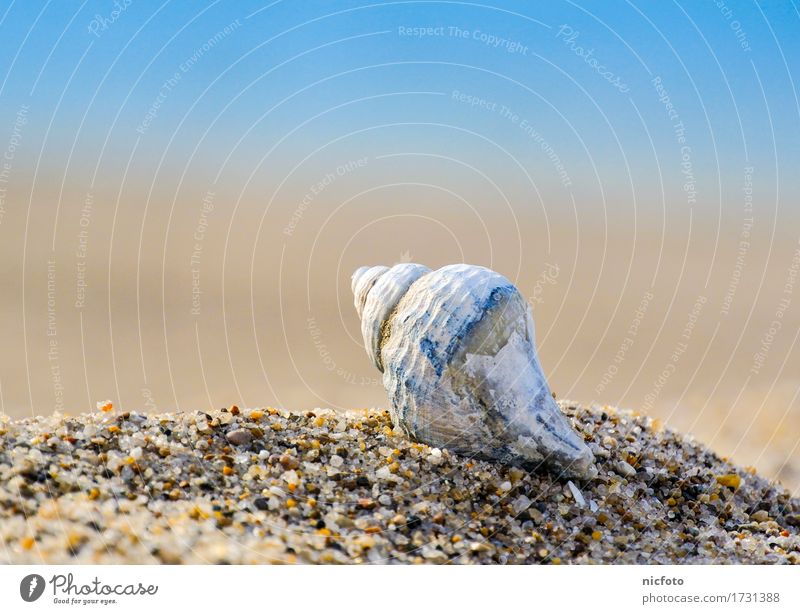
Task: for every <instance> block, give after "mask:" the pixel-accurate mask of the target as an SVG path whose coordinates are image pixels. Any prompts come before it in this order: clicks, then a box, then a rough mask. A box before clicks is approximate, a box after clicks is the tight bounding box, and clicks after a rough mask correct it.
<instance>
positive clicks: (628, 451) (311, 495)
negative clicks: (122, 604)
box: [0, 402, 800, 564]
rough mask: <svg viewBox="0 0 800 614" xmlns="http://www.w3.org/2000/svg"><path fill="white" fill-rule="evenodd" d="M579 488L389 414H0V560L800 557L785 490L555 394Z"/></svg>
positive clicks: (636, 423)
mask: <svg viewBox="0 0 800 614" xmlns="http://www.w3.org/2000/svg"><path fill="white" fill-rule="evenodd" d="M561 406H562V409H564V411H565V412H566V413H567V414H569V415H570V416H571V417H572V418H573V423H574V424H575V426H576V428H577V429H578V430H579V431H580V432H581V433H582V434H583V436H584V438H585V439H586V440H587V442H588V443H589V445H590V446H591V447H592V449H593V451H594V452H595V455H596V458H597V461H598V467H599V470H600V474H599V476H598V477H597V478H596V479H594V480H592V481H591V482H590V483H579V482H571V481H567V480H564V479H560V478H559V476H555V475H551V474H550V473H548V472H547V471H545V470H543V469H542V468H539V469H538V470H533V471H529V470H527V469H523V468H520V467H514V466H506V465H502V464H498V463H494V462H490V461H486V460H481V459H477V458H464V457H459V456H457V455H455V454H452V453H450V452H449V451H447V450H440V449H434V448H430V447H428V446H426V445H424V444H419V443H415V442H412V441H409V440H408V439H407V438H406V437H404V436H403V435H402V434H401V433H399V432H397V431H395V430H394V429H393V428H392V425H391V421H390V419H389V416H388V414H387V413H386V412H383V411H380V410H364V411H351V412H346V413H342V412H333V411H330V410H315V411H313V412H304V413H298V412H290V411H284V410H277V409H272V408H270V409H248V410H244V409H243V410H239V409H238V408H236V407H231V408H227V409H223V410H220V411H215V412H211V413H204V412H194V413H180V414H161V415H153V414H141V413H136V412H125V413H116V412H114V411H113V410H111V411H109V412H97V413H93V414H83V415H79V416H74V417H68V416H64V415H54V416H51V417H48V418H38V419H26V420H11V419H10V418H8V417H6V416H0V543H2V544H3V546H2V548H0V561H2V562H5V563H29V564H30V563H34V564H35V563H233V564H239V563H537V564H569V563H576V564H581V563H638V564H645V563H798V562H800V500H798V499H796V498H792V497H791V496H790V495H789V493H788V492H787V491H786V490H785V489H784V488H783V487H781V486H780V485H779V484H777V483H770V482H769V481H767V480H765V479H764V478H762V477H760V476H759V475H757V474H756V473H755V471H754V470H747V469H742V468H740V467H737V466H734V465H732V464H730V463H729V462H727V461H726V460H724V459H722V458H719V457H718V456H717V455H716V454H714V453H713V452H712V451H710V450H708V449H707V448H706V447H704V446H703V445H701V444H699V443H697V442H695V441H694V440H692V439H691V438H688V437H685V436H683V435H681V434H679V433H677V432H674V431H671V430H669V429H664V428H663V427H662V426H661V425H660V424H659V423H658V422H657V421H654V420H652V419H650V418H647V417H643V416H638V415H635V414H633V413H631V412H622V411H618V410H615V409H613V408H609V407H604V408H603V407H594V408H586V407H580V406H576V405H574V404H572V403H569V402H562V403H561Z"/></svg>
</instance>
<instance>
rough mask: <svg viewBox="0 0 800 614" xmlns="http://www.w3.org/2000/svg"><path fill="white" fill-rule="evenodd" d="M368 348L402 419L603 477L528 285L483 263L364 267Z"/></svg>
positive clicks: (528, 461)
mask: <svg viewBox="0 0 800 614" xmlns="http://www.w3.org/2000/svg"><path fill="white" fill-rule="evenodd" d="M352 288H353V295H354V297H355V306H356V310H357V312H358V315H359V317H360V319H361V332H362V335H363V337H364V344H365V346H366V350H367V354H368V355H369V357H370V359H371V360H372V362H373V363H374V364H375V366H376V367H377V368H378V369H379V370H380V371H382V372H383V384H384V387H385V388H386V392H387V394H388V396H389V399H390V401H391V415H392V420H393V422H394V425H395V426H396V427H400V428H401V429H402V430H403V431H404V432H405V433H406V434H407V435H408V436H409V437H411V438H413V439H416V440H417V441H421V442H424V443H427V444H429V445H433V446H437V447H443V448H448V449H450V450H453V451H455V452H458V453H461V454H469V455H476V456H481V457H488V458H493V459H498V460H501V461H504V462H508V463H517V464H523V465H527V466H537V465H540V464H546V465H547V466H548V467H550V468H551V469H554V470H556V471H557V472H560V473H561V474H563V475H564V476H565V477H573V478H583V479H591V478H593V477H595V476H596V475H597V469H596V467H595V466H594V456H593V455H592V452H591V450H590V449H589V448H588V446H587V445H586V444H585V443H584V441H583V439H582V438H581V437H580V436H579V435H578V433H576V432H575V430H574V429H573V428H572V426H571V425H570V423H569V420H568V419H567V417H566V416H565V415H564V414H563V413H562V412H561V410H560V409H559V407H558V405H557V404H556V402H555V400H554V399H553V397H552V395H551V393H550V388H549V386H548V385H547V380H546V379H545V376H544V374H543V373H542V368H541V366H540V364H539V359H538V357H537V354H536V347H535V343H534V326H533V316H532V314H531V309H530V307H529V305H528V303H527V302H526V301H525V299H524V298H523V297H522V295H521V294H520V292H519V290H517V288H516V287H514V285H513V284H512V283H511V282H510V281H509V280H508V279H506V278H505V277H503V276H502V275H500V274H498V273H495V272H494V271H491V270H489V269H487V268H484V267H481V266H471V265H467V264H454V265H450V266H445V267H443V268H441V269H438V270H436V271H431V270H430V269H429V268H427V267H425V266H422V265H419V264H411V263H404V264H398V265H395V266H393V267H391V268H389V267H385V266H376V267H361V268H360V269H358V270H357V271H356V272H355V273H354V274H353V279H352Z"/></svg>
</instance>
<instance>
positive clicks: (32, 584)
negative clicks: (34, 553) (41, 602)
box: [19, 573, 44, 603]
mask: <svg viewBox="0 0 800 614" xmlns="http://www.w3.org/2000/svg"><path fill="white" fill-rule="evenodd" d="M43 592H44V578H43V577H42V576H40V575H39V574H35V573H32V574H31V575H29V576H25V577H24V578H22V582H20V583H19V596H20V597H22V598H23V599H24V600H25V601H27V602H28V603H30V602H32V601H36V600H37V599H38V598H39V597H41V596H42V593H43Z"/></svg>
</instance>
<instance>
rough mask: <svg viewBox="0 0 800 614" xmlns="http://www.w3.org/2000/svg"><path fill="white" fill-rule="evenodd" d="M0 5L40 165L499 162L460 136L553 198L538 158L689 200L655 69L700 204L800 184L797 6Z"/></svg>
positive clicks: (10, 76)
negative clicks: (322, 158) (422, 151)
mask: <svg viewBox="0 0 800 614" xmlns="http://www.w3.org/2000/svg"><path fill="white" fill-rule="evenodd" d="M0 11H1V13H0V14H2V24H1V25H0V34H1V35H0V48H1V50H2V53H0V58H2V59H0V76H2V79H3V81H2V90H0V106H1V108H2V109H3V113H4V115H5V116H6V121H5V125H4V129H5V131H6V132H7V133H10V132H11V129H12V125H13V118H14V116H15V114H16V113H17V111H18V110H19V109H20V107H21V106H23V105H27V106H28V107H29V117H30V123H29V127H28V136H27V144H28V147H30V148H31V151H34V152H36V155H38V154H39V153H41V152H44V153H43V155H42V156H41V157H42V162H41V163H42V164H44V165H45V167H47V166H48V165H52V167H53V168H56V169H62V168H63V167H64V165H65V164H66V160H67V158H68V157H69V152H70V151H73V154H72V158H71V163H72V164H77V165H78V166H80V165H85V166H86V167H87V168H94V166H95V165H96V164H97V162H98V159H99V157H100V155H101V153H102V156H103V163H104V164H112V166H113V165H114V164H117V165H118V164H119V162H120V161H124V160H127V159H128V157H129V156H130V155H131V151H132V150H133V148H134V146H136V147H137V149H136V155H137V158H141V159H142V165H143V166H142V167H141V170H142V172H145V173H146V172H147V163H146V162H147V160H148V159H152V160H155V159H161V158H162V157H164V159H165V160H166V162H167V163H169V162H170V161H174V162H175V163H176V164H180V163H181V162H182V161H183V160H185V159H186V157H187V156H190V155H193V156H194V158H193V159H194V160H195V162H196V163H197V164H199V165H201V166H203V168H205V169H207V172H214V171H219V169H221V168H223V167H222V165H223V164H225V162H226V160H227V163H228V165H229V166H228V168H231V169H232V170H231V172H235V171H236V170H239V171H241V170H242V169H244V168H247V167H248V165H249V164H250V163H252V161H253V160H255V159H260V157H261V156H263V155H264V153H265V152H266V151H267V150H268V148H267V146H266V144H267V143H270V144H275V143H276V142H280V145H279V147H278V150H277V151H279V152H280V153H281V154H282V157H283V156H286V157H288V158H293V159H300V158H302V157H303V156H305V155H307V154H308V153H309V152H310V151H313V150H314V149H315V148H316V147H318V146H319V145H320V144H322V143H326V142H328V141H330V140H332V139H337V138H340V137H344V138H343V139H341V140H340V141H339V142H338V143H339V144H338V145H337V147H340V148H341V149H340V151H343V152H346V151H350V153H352V154H353V155H357V154H359V153H364V152H365V151H368V152H372V153H374V154H378V153H380V152H381V151H384V150H385V149H386V148H387V147H388V148H390V149H391V148H395V147H414V148H420V147H422V148H427V147H430V148H433V149H434V150H437V151H448V150H449V149H452V150H453V151H455V152H461V153H463V152H467V153H469V154H474V155H475V157H476V159H477V160H481V161H482V162H483V163H485V164H486V165H487V167H488V168H489V169H491V170H492V171H493V172H499V173H502V166H503V164H504V162H502V161H500V160H499V159H497V157H496V156H495V154H494V153H492V152H491V151H490V150H491V147H490V148H488V149H486V144H485V141H483V140H482V139H481V138H480V137H478V136H474V135H469V134H468V133H466V132H464V131H463V130H462V131H460V130H459V129H458V128H462V129H466V130H469V131H472V132H476V133H478V134H479V135H481V136H483V137H486V138H489V139H491V140H493V141H495V142H496V143H498V144H500V145H502V146H503V148H504V149H507V150H508V151H509V152H511V153H512V154H513V155H514V156H515V157H518V158H519V159H520V160H524V161H525V164H529V165H530V167H531V168H533V169H534V170H536V171H537V172H539V173H540V181H541V182H542V184H543V185H545V186H550V187H551V188H552V189H553V190H554V191H556V192H558V191H563V190H562V188H563V187H564V186H563V185H561V186H560V184H561V183H563V181H562V180H560V179H559V172H558V169H557V168H556V165H555V163H553V162H552V155H550V156H548V155H547V154H546V153H544V151H543V150H544V149H545V148H548V149H549V150H550V151H551V152H552V153H554V154H555V155H556V156H558V159H559V160H560V161H561V162H562V163H563V165H564V167H565V168H566V169H567V173H568V175H569V178H570V181H571V183H572V184H573V186H574V188H575V189H576V190H579V189H580V188H581V187H582V186H585V185H587V184H591V183H593V182H596V178H597V176H598V175H599V176H600V177H602V181H604V182H607V183H608V184H609V185H610V186H611V187H612V188H613V187H617V188H618V189H620V190H624V189H626V186H627V185H628V184H630V182H631V181H632V180H631V177H633V181H642V182H650V183H651V184H654V183H655V182H657V181H659V178H658V176H657V174H658V171H659V170H661V171H662V173H663V178H662V179H663V181H665V183H666V189H667V190H668V191H669V190H670V188H671V187H674V188H675V191H674V193H675V194H676V197H679V196H680V190H681V187H682V181H681V176H680V175H679V174H676V173H675V172H674V171H675V168H676V167H679V166H680V162H681V158H682V156H681V143H678V141H677V140H676V139H677V137H676V134H675V128H674V123H675V122H672V121H670V120H669V118H668V116H667V109H666V108H665V106H664V104H662V103H661V102H660V101H659V99H658V98H659V94H658V92H657V90H656V88H655V87H654V85H653V79H655V78H656V77H660V78H661V80H662V83H663V85H664V90H663V91H664V92H666V93H667V94H668V95H669V97H670V101H671V102H672V104H673V105H674V109H675V112H676V113H677V115H676V117H677V118H679V120H680V121H681V122H683V125H684V126H685V129H686V133H685V138H686V144H688V146H689V147H690V148H691V153H690V159H691V165H692V171H693V173H694V174H695V175H696V176H697V177H698V178H699V179H701V184H702V185H700V186H698V199H700V200H701V201H707V202H711V201H714V202H716V201H717V200H718V199H719V198H720V194H719V190H718V185H719V184H720V183H723V184H724V183H726V182H727V181H729V180H735V181H736V182H737V185H738V183H739V182H740V178H741V175H742V168H743V167H744V166H746V165H752V166H754V167H755V168H757V169H758V171H757V172H758V174H759V177H760V178H761V179H763V180H765V181H770V182H772V183H774V182H775V181H779V182H780V185H781V187H782V189H783V193H784V194H787V193H788V194H796V187H797V182H796V179H795V177H794V176H793V175H794V172H793V169H795V168H796V167H797V163H798V158H799V157H800V156H798V153H799V152H798V148H799V147H800V123H799V122H798V119H799V114H800V107H799V106H798V94H797V90H796V82H797V79H798V71H797V69H798V57H799V55H798V45H800V36H798V34H800V16H799V15H798V10H797V8H796V7H795V6H794V4H793V3H792V2H764V3H760V4H757V3H755V2H732V1H729V2H722V1H721V0H720V1H708V2H686V3H682V4H679V3H675V2H658V3H655V2H653V3H641V2H640V3H628V2H585V3H571V2H546V3H545V2H542V3H539V2H519V1H517V2H512V1H505V2H500V1H498V2H490V3H478V2H476V3H471V2H371V3H369V2H358V1H355V0H353V1H350V0H348V1H341V0H340V1H335V2H330V1H329V2H318V1H306V0H304V1H299V0H285V1H283V2H280V1H279V2H271V3H267V2H262V3H258V2H235V3H234V2H211V3H201V2H170V3H164V4H163V5H159V4H158V3H151V2H141V1H136V0H117V3H116V4H115V3H114V2H111V1H108V0H105V1H91V2H84V3H79V2H12V3H10V4H9V3H7V2H6V3H3V8H2V9H0ZM226 27H227V28H228V30H226ZM191 58H195V61H194V62H193V63H192V65H191V66H189V67H187V61H189V60H191ZM176 75H177V78H176ZM170 79H172V82H171V83H170ZM455 91H457V92H460V93H463V94H464V95H465V96H470V97H472V98H468V99H467V100H469V101H470V102H469V103H465V102H464V101H463V100H461V101H459V100H458V99H457V98H455V97H454V96H453V92H455ZM160 95H161V96H160ZM159 97H161V98H162V100H160V101H159ZM472 102H474V105H473V104H471V103H472ZM154 105H157V108H155V112H153V110H154ZM503 107H505V108H506V109H507V110H508V111H509V113H504V112H502V111H501V109H502V108H503ZM148 113H149V114H150V116H151V117H150V121H149V122H148V123H146V125H145V126H144V128H143V122H145V121H146V118H147V117H148ZM511 114H513V115H516V116H517V117H518V118H519V120H518V122H514V121H511V120H510V118H511ZM520 122H521V123H522V124H523V126H522V127H520V125H519V123H520ZM388 124H393V125H395V126H394V127H388V128H386V127H383V126H386V125H388ZM443 124H444V125H446V126H449V127H448V128H443V127H441V126H442V125H443ZM397 125H400V126H401V127H397ZM376 127H379V128H376ZM526 127H530V129H531V130H535V133H531V132H530V130H528V131H527V132H526ZM137 129H138V130H137ZM364 130H366V132H364ZM45 135H46V137H45ZM534 138H539V139H540V140H539V141H532V139H534ZM542 140H543V141H544V144H542V143H541V141H542ZM137 141H138V145H137ZM35 157H36V156H34V158H35ZM34 158H31V159H29V160H28V161H29V162H31V163H32V161H33V159H34ZM551 167H552V168H551ZM249 170H250V169H248V171H249ZM225 172H226V170H225V169H223V174H224V173H225ZM673 183H674V186H673V185H672V184H673ZM559 186H560V187H559ZM786 190H790V192H786ZM723 200H724V195H723Z"/></svg>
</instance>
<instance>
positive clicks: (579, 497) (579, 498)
mask: <svg viewBox="0 0 800 614" xmlns="http://www.w3.org/2000/svg"><path fill="white" fill-rule="evenodd" d="M567 486H568V487H569V491H570V493H572V498H573V499H575V503H577V504H578V507H586V499H584V498H583V493H582V492H581V491H580V490H578V487H577V486H575V484H573V483H572V480H570V481H569V482H567Z"/></svg>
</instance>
